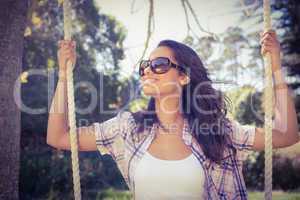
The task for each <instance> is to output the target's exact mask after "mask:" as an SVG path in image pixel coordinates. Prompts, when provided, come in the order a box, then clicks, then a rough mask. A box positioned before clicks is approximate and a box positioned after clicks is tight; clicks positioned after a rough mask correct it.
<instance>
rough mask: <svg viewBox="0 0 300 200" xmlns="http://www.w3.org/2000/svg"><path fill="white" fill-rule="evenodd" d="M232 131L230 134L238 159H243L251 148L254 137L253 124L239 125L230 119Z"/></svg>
mask: <svg viewBox="0 0 300 200" xmlns="http://www.w3.org/2000/svg"><path fill="white" fill-rule="evenodd" d="M231 125H232V126H231V127H232V133H231V134H230V137H231V140H232V144H233V146H234V147H235V148H236V149H237V156H238V159H239V160H241V161H244V160H245V159H246V158H247V156H248V155H249V153H251V151H252V150H253V143H254V138H255V126H254V125H241V124H240V123H239V122H237V121H235V120H232V121H231Z"/></svg>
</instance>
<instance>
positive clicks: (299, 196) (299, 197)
mask: <svg viewBox="0 0 300 200" xmlns="http://www.w3.org/2000/svg"><path fill="white" fill-rule="evenodd" d="M248 194H249V200H264V193H263V192H253V191H249V192H248ZM131 197H132V196H131V194H130V192H129V191H117V190H114V189H108V190H106V191H104V192H102V193H101V194H98V195H97V198H96V199H105V200H130V199H131ZM272 197H273V198H272V199H273V200H300V192H282V191H273V196H272Z"/></svg>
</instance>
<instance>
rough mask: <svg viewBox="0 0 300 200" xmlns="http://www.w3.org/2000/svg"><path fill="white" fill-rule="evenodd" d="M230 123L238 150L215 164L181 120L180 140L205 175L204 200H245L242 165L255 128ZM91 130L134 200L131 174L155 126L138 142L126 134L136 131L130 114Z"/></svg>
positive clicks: (150, 140) (98, 124)
mask: <svg viewBox="0 0 300 200" xmlns="http://www.w3.org/2000/svg"><path fill="white" fill-rule="evenodd" d="M231 122H232V123H231V124H232V128H233V131H232V134H231V135H230V138H231V140H232V144H233V146H234V147H235V148H236V150H237V151H236V154H235V156H234V155H233V153H232V151H230V150H226V151H225V152H224V153H225V154H224V155H225V159H223V160H222V161H221V164H216V163H214V162H210V160H209V159H208V158H206V156H205V155H204V153H203V151H202V149H201V147H200V145H199V143H198V142H197V141H196V139H195V138H194V137H193V136H192V135H191V133H190V132H189V127H188V123H187V120H186V119H185V120H184V126H183V134H182V139H183V141H184V143H185V144H186V145H187V146H188V147H190V149H191V151H192V153H193V154H194V155H195V156H196V158H197V159H198V160H199V162H200V163H201V165H202V167H203V169H204V173H205V184H204V187H205V189H204V193H203V199H211V200H215V199H224V200H228V199H247V190H246V186H245V182H244V179H243V175H242V164H243V161H244V160H245V159H246V157H247V155H248V154H249V152H251V151H250V150H251V149H252V145H253V142H254V135H255V127H254V126H245V125H240V124H239V123H238V122H236V121H234V120H232V121H231ZM92 127H94V132H95V136H96V145H97V149H98V150H99V151H100V153H101V155H102V154H109V155H111V156H112V158H113V160H114V161H115V162H116V163H117V166H118V168H119V170H120V172H121V174H122V175H123V177H124V179H125V181H126V183H127V185H128V187H129V189H130V191H131V192H132V193H133V196H134V195H135V192H134V189H135V187H134V178H133V177H134V172H135V169H136V166H137V164H138V163H139V161H140V160H141V158H142V157H143V155H144V153H145V152H146V151H147V149H148V147H149V145H150V144H151V142H152V140H153V139H154V136H155V132H156V129H157V128H158V126H157V124H154V125H153V126H152V128H151V130H149V129H146V130H145V131H144V132H143V133H142V138H141V140H136V139H137V138H132V135H131V134H129V133H130V132H132V131H136V123H135V120H134V118H133V115H132V113H131V112H129V111H119V112H118V114H117V115H116V116H115V117H113V118H111V119H109V120H107V121H104V122H102V123H98V122H95V123H93V126H92ZM133 140H135V141H137V142H136V144H137V145H134V143H133ZM199 187H200V186H199ZM201 187H203V186H201ZM134 199H135V197H134Z"/></svg>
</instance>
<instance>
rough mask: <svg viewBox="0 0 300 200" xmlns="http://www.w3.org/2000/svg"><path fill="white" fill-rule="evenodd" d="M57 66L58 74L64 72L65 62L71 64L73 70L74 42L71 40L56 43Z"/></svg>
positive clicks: (74, 62)
mask: <svg viewBox="0 0 300 200" xmlns="http://www.w3.org/2000/svg"><path fill="white" fill-rule="evenodd" d="M58 48H59V49H58V52H57V57H58V66H59V71H60V72H66V70H67V61H68V60H70V61H71V62H72V63H73V69H74V66H75V64H76V42H75V41H72V40H60V41H59V42H58Z"/></svg>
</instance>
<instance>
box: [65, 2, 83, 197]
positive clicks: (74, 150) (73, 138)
mask: <svg viewBox="0 0 300 200" xmlns="http://www.w3.org/2000/svg"><path fill="white" fill-rule="evenodd" d="M63 9H64V39H65V40H71V36H72V33H71V4H70V1H69V0H64V2H63ZM67 91H68V92H67V93H68V94H67V99H68V119H69V127H70V129H69V135H70V143H71V159H72V171H73V184H74V185H73V189H74V197H75V200H80V199H81V191H80V175H79V164H78V143H77V142H78V141H77V135H76V119H75V104H74V85H73V63H72V62H70V61H68V62H67Z"/></svg>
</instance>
